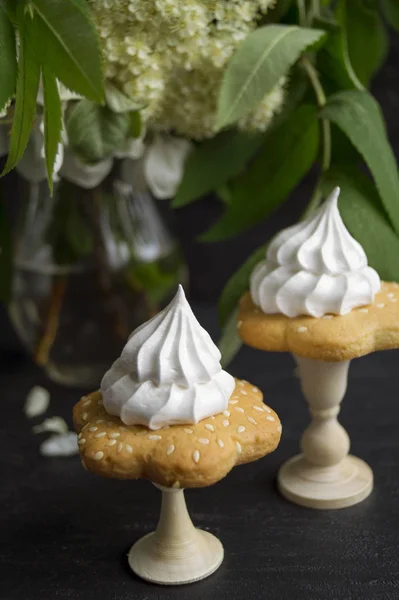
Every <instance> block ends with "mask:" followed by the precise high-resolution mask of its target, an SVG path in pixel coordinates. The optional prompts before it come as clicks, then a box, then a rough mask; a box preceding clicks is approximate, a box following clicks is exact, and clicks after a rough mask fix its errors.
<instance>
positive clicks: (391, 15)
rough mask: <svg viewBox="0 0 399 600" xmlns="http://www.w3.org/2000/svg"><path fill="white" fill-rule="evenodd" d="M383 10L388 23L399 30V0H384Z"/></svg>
mask: <svg viewBox="0 0 399 600" xmlns="http://www.w3.org/2000/svg"><path fill="white" fill-rule="evenodd" d="M382 12H383V13H384V16H385V18H386V20H387V21H388V23H389V24H390V25H391V26H392V27H393V28H394V29H397V30H398V31H399V3H398V0H382Z"/></svg>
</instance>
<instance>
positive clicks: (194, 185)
mask: <svg viewBox="0 0 399 600" xmlns="http://www.w3.org/2000/svg"><path fill="white" fill-rule="evenodd" d="M263 139H264V135H262V134H252V135H251V134H248V133H242V132H240V131H232V130H231V131H224V132H222V133H220V134H219V135H217V136H216V137H214V138H212V139H211V140H207V141H205V142H203V143H202V144H200V145H199V146H197V148H196V149H195V150H194V151H193V152H192V153H191V154H190V156H189V158H188V160H187V164H186V167H185V171H184V177H183V181H182V182H181V184H180V187H179V189H178V191H177V194H176V197H175V199H174V202H173V206H174V207H175V208H177V207H179V206H184V205H186V204H189V203H190V202H193V201H194V200H197V199H198V198H200V197H201V196H203V195H205V194H207V193H209V192H210V191H212V190H214V189H216V188H218V187H219V186H221V185H222V184H224V183H226V181H228V180H229V179H231V178H232V177H235V176H237V175H238V174H239V173H240V172H241V171H242V170H243V168H244V167H245V165H246V164H247V162H248V161H249V159H250V158H251V157H252V156H253V155H254V154H255V152H256V151H257V150H258V149H259V147H260V145H261V144H262V141H263Z"/></svg>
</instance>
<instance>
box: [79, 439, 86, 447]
mask: <svg viewBox="0 0 399 600" xmlns="http://www.w3.org/2000/svg"><path fill="white" fill-rule="evenodd" d="M85 443H86V440H85V439H84V438H81V439H80V440H78V444H79V445H82V444H85Z"/></svg>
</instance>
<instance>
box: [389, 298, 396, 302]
mask: <svg viewBox="0 0 399 600" xmlns="http://www.w3.org/2000/svg"><path fill="white" fill-rule="evenodd" d="M397 301H398V299H397V298H391V300H390V302H397Z"/></svg>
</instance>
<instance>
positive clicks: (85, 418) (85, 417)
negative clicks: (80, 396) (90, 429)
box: [82, 413, 88, 421]
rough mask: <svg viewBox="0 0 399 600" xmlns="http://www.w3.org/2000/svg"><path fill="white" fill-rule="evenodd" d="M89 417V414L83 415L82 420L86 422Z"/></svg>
mask: <svg viewBox="0 0 399 600" xmlns="http://www.w3.org/2000/svg"><path fill="white" fill-rule="evenodd" d="M87 417H88V414H87V413H83V415H82V419H83V421H86V420H87Z"/></svg>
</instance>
